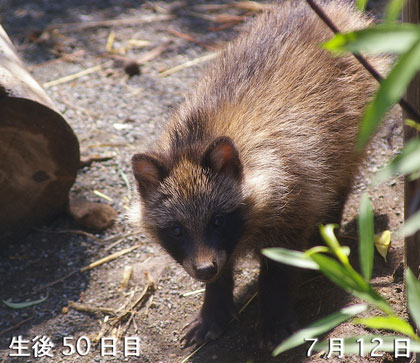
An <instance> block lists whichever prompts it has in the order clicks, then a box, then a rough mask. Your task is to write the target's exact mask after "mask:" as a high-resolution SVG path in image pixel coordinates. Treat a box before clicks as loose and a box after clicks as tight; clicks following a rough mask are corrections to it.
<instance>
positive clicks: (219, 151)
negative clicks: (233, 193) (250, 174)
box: [201, 136, 242, 179]
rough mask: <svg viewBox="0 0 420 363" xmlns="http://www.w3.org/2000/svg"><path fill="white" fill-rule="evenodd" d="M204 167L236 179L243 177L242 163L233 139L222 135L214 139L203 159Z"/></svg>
mask: <svg viewBox="0 0 420 363" xmlns="http://www.w3.org/2000/svg"><path fill="white" fill-rule="evenodd" d="M201 165H202V166H203V167H204V168H209V169H211V170H214V171H216V172H218V173H223V174H226V175H229V176H231V177H233V178H235V179H241V177H242V163H241V160H240V159H239V153H238V150H237V149H236V146H235V144H234V142H233V140H232V139H231V138H230V137H227V136H221V137H218V138H216V139H215V140H213V142H211V143H210V145H209V146H208V147H207V150H206V151H205V152H204V155H203V158H202V160H201Z"/></svg>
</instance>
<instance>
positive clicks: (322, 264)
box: [310, 253, 392, 314]
mask: <svg viewBox="0 0 420 363" xmlns="http://www.w3.org/2000/svg"><path fill="white" fill-rule="evenodd" d="M310 257H311V258H312V259H313V260H314V261H315V262H316V263H317V264H318V266H319V269H320V270H321V272H322V273H323V274H324V275H325V276H326V277H328V278H329V279H330V280H331V281H332V282H334V283H335V284H336V285H338V286H340V287H342V288H343V289H344V290H346V291H348V292H350V293H351V294H353V295H354V296H356V297H358V298H360V299H363V300H364V301H366V302H369V303H371V304H373V305H375V306H376V307H378V308H379V309H381V310H382V311H383V312H385V313H387V314H391V313H392V309H391V308H390V306H389V305H388V303H387V302H386V301H385V300H384V298H383V297H382V296H380V295H379V294H378V293H377V292H376V291H375V290H374V289H372V287H371V286H370V285H369V284H368V283H367V282H366V281H365V280H364V279H363V277H362V276H360V275H359V274H358V273H357V272H356V271H354V270H353V268H352V267H351V266H350V265H349V266H348V267H345V266H343V265H341V264H339V263H338V262H337V261H336V260H334V259H332V258H330V257H327V256H324V255H321V254H316V253H315V254H312V255H311V256H310Z"/></svg>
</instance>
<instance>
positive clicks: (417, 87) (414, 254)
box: [402, 0, 420, 277]
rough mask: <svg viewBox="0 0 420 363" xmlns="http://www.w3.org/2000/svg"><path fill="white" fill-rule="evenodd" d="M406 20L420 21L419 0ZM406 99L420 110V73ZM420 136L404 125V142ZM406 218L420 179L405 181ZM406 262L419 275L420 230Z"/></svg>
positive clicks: (412, 1)
mask: <svg viewBox="0 0 420 363" xmlns="http://www.w3.org/2000/svg"><path fill="white" fill-rule="evenodd" d="M402 19H403V21H404V22H410V23H417V24H418V23H419V22H420V4H419V1H418V0H408V1H407V3H406V5H405V7H404V10H403V14H402ZM406 100H407V101H408V102H409V103H410V104H411V105H412V106H413V107H414V109H415V110H417V112H420V74H417V75H416V77H415V78H414V80H413V81H412V82H411V83H410V86H409V87H408V90H407V94H406ZM407 118H410V115H408V114H407V113H405V112H403V119H404V120H405V119H407ZM415 137H419V133H418V132H417V131H416V130H415V129H414V128H413V127H409V126H407V125H404V143H406V142H408V141H409V140H410V139H412V138H415ZM404 187H405V188H404V190H405V192H404V218H405V219H406V220H407V219H408V218H410V217H411V216H412V215H413V214H414V213H416V212H417V211H418V210H419V209H420V205H419V203H414V201H415V200H418V198H419V197H420V179H416V180H412V181H410V180H408V178H405V182H404ZM405 257H406V264H407V266H408V267H410V269H411V270H412V271H413V273H414V274H415V275H416V276H417V277H419V267H420V232H417V233H415V234H414V235H413V236H410V237H407V238H406V239H405Z"/></svg>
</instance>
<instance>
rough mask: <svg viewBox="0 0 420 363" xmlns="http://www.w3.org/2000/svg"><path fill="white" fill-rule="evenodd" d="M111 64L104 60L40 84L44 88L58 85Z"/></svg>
mask: <svg viewBox="0 0 420 363" xmlns="http://www.w3.org/2000/svg"><path fill="white" fill-rule="evenodd" d="M111 64H112V61H108V62H105V63H103V64H99V65H97V66H94V67H91V68H87V69H85V70H83V71H81V72H77V73H74V74H70V75H68V76H65V77H62V78H58V79H55V80H54V81H50V82H45V83H44V84H43V85H42V86H43V87H44V88H49V87H52V86H56V85H59V84H62V83H66V82H70V81H73V80H75V79H78V78H80V77H83V76H86V75H88V74H91V73H95V72H98V71H100V70H101V69H103V68H105V67H108V66H110V65H111Z"/></svg>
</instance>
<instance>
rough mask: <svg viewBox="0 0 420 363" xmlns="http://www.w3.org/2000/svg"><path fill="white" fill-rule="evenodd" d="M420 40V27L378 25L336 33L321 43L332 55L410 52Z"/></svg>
mask: <svg viewBox="0 0 420 363" xmlns="http://www.w3.org/2000/svg"><path fill="white" fill-rule="evenodd" d="M419 39H420V27H418V26H417V25H414V24H408V23H403V24H379V25H375V26H371V27H369V28H366V29H362V30H358V31H353V32H348V33H338V34H336V35H335V36H334V37H333V38H331V39H330V40H328V41H326V42H325V43H323V45H322V46H323V48H324V49H326V50H328V51H330V52H333V53H337V54H340V53H343V52H353V53H357V54H359V53H367V54H378V53H395V54H402V53H405V52H407V51H408V50H410V49H411V48H412V47H413V45H414V44H415V43H416V42H417V41H418V40H419Z"/></svg>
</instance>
